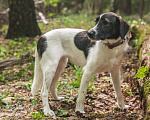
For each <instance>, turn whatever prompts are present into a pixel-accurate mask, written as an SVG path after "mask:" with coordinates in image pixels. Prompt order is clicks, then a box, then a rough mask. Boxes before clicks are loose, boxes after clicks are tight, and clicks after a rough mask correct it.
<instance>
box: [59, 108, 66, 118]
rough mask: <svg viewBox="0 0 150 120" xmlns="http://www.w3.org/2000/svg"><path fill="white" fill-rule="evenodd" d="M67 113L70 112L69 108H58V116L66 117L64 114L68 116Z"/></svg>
mask: <svg viewBox="0 0 150 120" xmlns="http://www.w3.org/2000/svg"><path fill="white" fill-rule="evenodd" d="M67 114H68V111H67V110H60V109H58V113H57V116H59V117H64V116H67Z"/></svg>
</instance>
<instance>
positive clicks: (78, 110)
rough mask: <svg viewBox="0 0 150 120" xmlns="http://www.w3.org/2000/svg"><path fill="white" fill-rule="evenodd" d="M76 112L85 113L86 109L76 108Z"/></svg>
mask: <svg viewBox="0 0 150 120" xmlns="http://www.w3.org/2000/svg"><path fill="white" fill-rule="evenodd" d="M75 112H76V113H82V114H84V113H85V111H84V110H80V109H76V110H75Z"/></svg>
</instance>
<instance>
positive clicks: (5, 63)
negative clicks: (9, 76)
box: [0, 51, 34, 73]
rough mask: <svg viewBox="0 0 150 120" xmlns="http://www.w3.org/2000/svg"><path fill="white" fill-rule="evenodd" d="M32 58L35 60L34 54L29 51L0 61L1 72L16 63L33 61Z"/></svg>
mask: <svg viewBox="0 0 150 120" xmlns="http://www.w3.org/2000/svg"><path fill="white" fill-rule="evenodd" d="M32 60H34V57H33V56H32V52H31V51H29V52H27V53H25V54H23V55H20V56H16V57H13V58H10V59H6V60H2V61H0V73H1V72H2V71H3V70H6V69H8V68H10V67H12V66H14V65H22V64H25V63H28V62H31V61H32Z"/></svg>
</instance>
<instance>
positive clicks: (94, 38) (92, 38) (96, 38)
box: [88, 35, 105, 41]
mask: <svg viewBox="0 0 150 120" xmlns="http://www.w3.org/2000/svg"><path fill="white" fill-rule="evenodd" d="M88 38H89V39H91V40H94V41H100V40H105V38H103V37H100V36H98V37H97V36H89V35H88Z"/></svg>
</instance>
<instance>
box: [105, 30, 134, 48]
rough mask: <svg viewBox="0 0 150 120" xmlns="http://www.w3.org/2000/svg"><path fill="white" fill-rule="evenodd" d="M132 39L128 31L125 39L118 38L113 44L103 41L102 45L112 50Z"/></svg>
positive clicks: (111, 41) (109, 41) (110, 41)
mask: <svg viewBox="0 0 150 120" xmlns="http://www.w3.org/2000/svg"><path fill="white" fill-rule="evenodd" d="M131 37H132V35H131V32H130V31H128V33H127V34H126V36H125V39H122V38H121V37H119V38H118V39H117V42H115V43H114V42H113V41H114V40H108V39H107V40H106V41H103V43H104V44H105V45H106V46H108V48H109V49H113V48H115V47H117V46H119V45H121V44H123V43H124V42H125V41H129V39H130V38H131Z"/></svg>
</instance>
